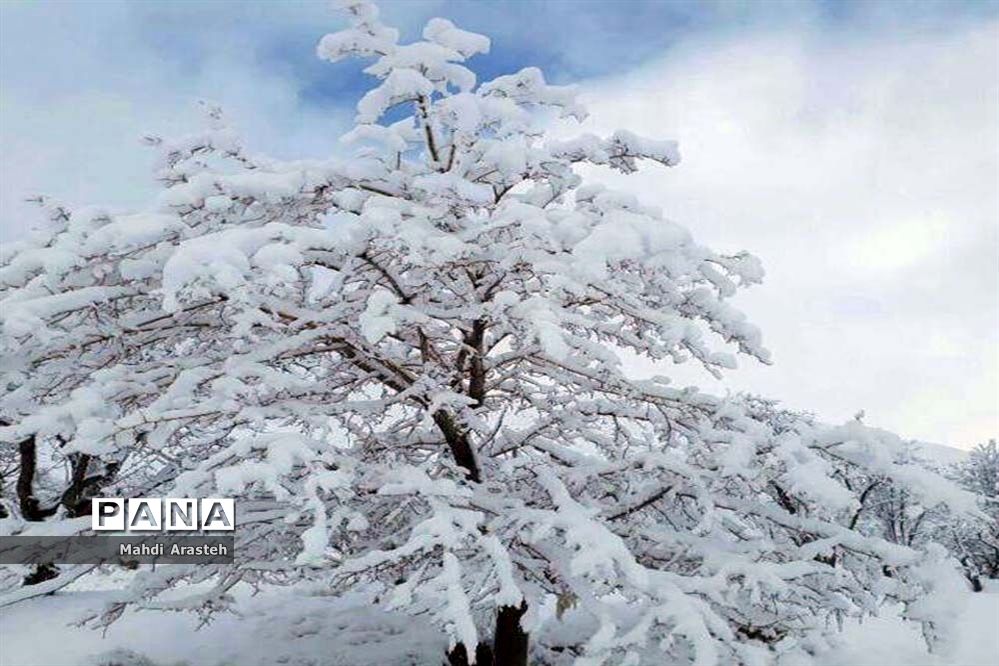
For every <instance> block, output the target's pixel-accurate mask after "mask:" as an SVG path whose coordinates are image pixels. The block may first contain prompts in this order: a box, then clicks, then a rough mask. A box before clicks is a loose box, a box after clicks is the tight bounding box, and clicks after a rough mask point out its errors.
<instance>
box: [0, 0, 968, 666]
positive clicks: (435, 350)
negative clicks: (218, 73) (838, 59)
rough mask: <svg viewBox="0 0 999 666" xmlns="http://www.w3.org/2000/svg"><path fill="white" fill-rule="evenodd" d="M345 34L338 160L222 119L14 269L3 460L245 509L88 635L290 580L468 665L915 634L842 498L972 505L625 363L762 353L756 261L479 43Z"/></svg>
mask: <svg viewBox="0 0 999 666" xmlns="http://www.w3.org/2000/svg"><path fill="white" fill-rule="evenodd" d="M346 9H347V11H348V14H349V17H350V22H351V25H350V27H349V28H348V29H346V30H344V31H341V32H337V33H334V34H331V35H327V36H326V37H324V38H323V39H322V40H321V42H320V43H319V48H318V52H319V55H320V57H322V58H325V59H327V60H331V61H337V60H340V59H342V58H346V57H362V58H368V59H370V60H371V64H370V65H369V66H368V68H367V69H366V70H365V71H366V72H368V73H369V74H371V75H372V76H374V77H375V78H376V79H377V85H376V87H375V88H374V89H372V90H371V92H369V93H368V94H366V95H365V96H364V97H363V98H362V99H361V100H360V102H359V103H358V107H357V110H358V115H357V125H356V127H355V128H354V129H353V130H352V131H350V132H349V133H347V134H346V135H345V136H344V137H343V139H344V142H345V144H347V145H350V146H354V147H355V148H356V153H355V154H354V155H353V156H351V157H349V158H331V159H328V160H321V161H298V162H282V161H278V160H274V159H270V158H266V157H260V156H256V155H252V154H250V153H248V152H247V151H246V150H245V149H244V148H243V147H242V145H241V143H240V141H239V140H238V139H237V138H236V136H235V135H234V133H233V132H232V131H231V130H230V129H229V128H228V127H227V126H226V124H225V122H224V120H223V118H222V115H221V113H220V112H219V111H218V110H217V109H214V108H212V107H206V108H207V111H208V127H207V128H206V129H205V130H204V131H203V132H199V133H196V134H193V135H191V136H187V137H182V138H180V139H175V140H166V139H162V138H159V137H148V140H147V143H149V144H150V145H151V146H152V147H153V148H154V149H156V150H158V151H159V154H160V156H161V159H160V162H159V167H158V170H157V177H158V179H159V180H160V181H161V182H162V184H163V191H162V193H161V194H160V196H159V197H158V199H157V200H156V201H155V202H153V203H152V204H151V205H150V207H149V208H148V210H145V211H143V212H140V213H136V214H131V215H110V214H108V213H106V212H104V211H101V210H99V209H87V210H80V211H72V212H70V211H65V210H63V209H61V208H58V207H52V206H49V208H48V210H50V211H51V215H50V222H49V225H48V227H47V228H46V229H44V230H42V231H39V232H38V233H36V234H35V235H33V236H32V237H30V238H28V239H27V240H25V241H24V242H21V243H19V244H17V245H16V246H13V247H9V248H4V256H3V262H2V268H0V285H2V288H3V296H2V298H3V301H2V310H3V328H2V332H3V338H2V341H3V342H2V343H3V345H4V348H3V353H4V355H5V357H6V358H9V359H11V361H10V362H9V363H8V364H7V365H5V366H4V381H5V384H6V386H7V391H6V392H5V394H4V397H3V399H2V402H0V415H2V416H3V418H5V419H6V420H7V422H8V423H9V425H8V426H6V427H3V428H0V438H2V441H4V442H6V443H7V445H8V446H11V447H16V446H18V445H19V443H21V442H26V441H29V440H30V441H32V442H38V443H40V445H43V446H45V447H47V448H46V450H47V454H46V456H47V459H50V460H52V461H56V462H58V461H60V460H67V461H71V460H73V459H75V460H77V461H79V460H80V459H81V458H80V456H86V458H85V462H84V463H83V464H82V468H83V471H82V472H80V471H79V469H80V467H81V464H80V463H79V462H77V463H76V466H75V467H73V469H74V470H76V472H75V473H73V474H71V475H70V477H71V478H76V476H75V474H80V475H82V476H83V477H84V478H88V477H90V476H91V475H97V476H99V477H100V478H99V483H98V484H97V485H98V487H100V488H102V489H103V490H102V492H106V493H110V492H117V493H132V494H139V495H142V494H155V495H164V496H194V495H206V496H207V495H223V496H227V495H228V496H235V497H237V498H239V499H238V502H237V511H238V519H237V522H238V531H237V558H238V560H237V563H236V564H235V565H233V566H221V565H217V566H170V567H160V568H158V569H157V570H155V571H142V572H140V573H139V574H138V575H137V576H135V578H134V582H133V583H132V584H131V586H130V587H129V588H128V589H126V590H123V591H122V592H121V594H120V596H119V597H118V599H117V601H114V602H112V603H110V604H109V605H108V606H107V607H105V608H103V609H102V610H101V611H99V612H97V613H95V615H94V616H93V620H94V622H95V623H96V624H98V625H101V624H106V623H109V622H112V621H114V620H115V619H117V618H118V617H120V616H121V614H122V613H123V612H125V610H126V609H127V608H128V607H129V606H138V607H141V608H150V609H161V610H188V611H194V612H200V613H204V614H210V613H213V612H216V611H218V610H222V609H225V608H227V606H228V605H229V604H230V602H231V599H232V597H231V595H230V591H231V590H232V589H233V588H234V587H235V586H237V585H240V584H246V583H248V584H252V585H276V584H291V583H295V582H298V581H302V580H309V581H312V582H314V583H319V584H322V585H323V586H324V588H325V589H326V590H327V593H328V594H330V595H339V594H342V593H344V592H346V591H347V590H367V591H371V592H372V594H375V595H377V598H378V601H379V603H381V604H383V605H384V606H385V607H386V608H390V609H394V610H399V611H403V612H406V613H411V614H414V615H415V614H418V615H420V616H421V617H422V618H423V619H426V620H428V621H429V622H430V623H431V624H432V625H434V626H436V627H438V628H439V630H440V632H441V633H442V635H443V636H445V637H446V642H447V643H449V644H450V649H449V653H448V659H449V660H450V662H451V663H452V664H459V663H464V662H467V661H469V660H470V659H471V657H470V655H471V654H473V653H475V652H476V651H478V653H479V654H480V655H481V656H482V657H483V658H487V657H486V655H487V654H488V653H490V652H491V653H492V654H491V655H490V656H489V657H488V658H490V659H493V660H494V662H495V663H496V664H504V665H506V664H525V663H527V660H528V654H530V655H531V657H530V659H531V662H532V663H540V664H546V663H547V664H558V663H568V662H573V663H577V664H599V663H622V664H660V663H666V662H669V663H676V664H685V663H695V664H765V663H770V662H771V661H772V660H773V659H774V658H775V657H776V655H779V654H784V653H795V654H807V653H809V652H814V651H815V650H817V649H821V647H822V646H823V636H824V635H825V634H826V633H827V632H829V631H831V630H833V629H834V628H835V626H836V625H837V622H838V621H840V620H842V618H844V617H846V616H862V615H865V614H870V613H874V612H875V611H876V610H877V608H878V606H879V604H881V603H882V602H884V601H885V600H891V601H894V602H900V603H902V604H906V605H908V606H909V607H910V610H911V613H910V616H911V617H912V618H913V619H914V620H917V621H919V622H921V623H923V625H924V627H925V630H926V635H927V637H928V638H929V639H930V640H931V641H932V640H935V639H936V638H937V636H938V635H939V633H940V631H939V630H938V629H939V627H938V624H937V623H938V622H939V621H940V618H938V617H937V612H938V611H940V610H941V607H942V606H943V604H940V603H936V600H938V598H939V595H938V593H939V590H938V589H937V588H936V587H935V585H936V581H938V578H935V577H934V575H933V573H934V572H939V570H940V567H941V566H945V565H944V564H941V562H942V560H941V557H940V554H939V553H938V552H934V553H931V554H930V556H926V554H925V553H923V552H921V551H920V550H918V549H914V548H911V547H908V546H907V545H903V544H897V543H890V542H889V541H886V540H885V539H883V538H880V537H879V536H876V535H871V534H868V533H866V532H864V531H863V530H861V529H859V528H858V525H857V520H856V518H855V517H856V516H857V515H858V511H859V510H861V508H862V506H863V503H864V498H863V493H864V486H863V485H861V481H862V480H864V479H872V478H875V477H877V478H883V479H886V480H888V481H890V482H891V483H893V484H895V485H896V486H897V487H904V488H905V489H906V492H909V493H911V494H912V497H914V498H917V500H918V501H919V502H920V503H921V504H922V505H924V506H936V505H938V504H940V503H948V504H949V505H950V506H952V507H953V508H954V510H955V511H960V510H964V509H968V508H972V506H973V501H971V500H970V499H969V496H968V495H967V493H963V492H961V491H959V490H957V489H955V488H953V487H951V486H950V485H949V484H947V483H945V482H943V480H942V479H940V478H939V477H937V476H935V475H933V474H931V473H929V472H926V471H925V470H923V469H921V468H919V467H917V466H914V465H911V464H907V463H906V462H905V460H904V459H905V451H906V450H907V445H906V443H905V442H902V441H901V440H899V439H898V438H897V437H895V436H894V435H891V434H890V433H885V432H883V431H879V430H875V429H871V428H867V427H865V426H864V425H862V424H861V423H859V422H856V421H854V422H849V423H847V424H844V425H842V426H837V427H829V426H825V425H823V424H820V423H816V422H815V421H814V420H813V419H810V418H808V417H806V416H802V415H797V414H791V413H787V412H783V411H781V410H779V409H777V408H776V407H775V406H774V405H772V404H771V403H768V402H767V401H765V400H760V399H757V398H748V397H726V398H719V397H715V396H711V395H706V394H703V393H701V392H699V391H698V390H696V389H695V388H677V387H674V386H672V385H671V384H670V382H669V379H668V378H666V377H656V378H653V379H649V380H642V381H637V380H634V379H632V378H630V377H628V376H627V375H625V373H624V372H623V371H622V368H621V364H620V362H619V353H620V352H623V351H627V352H629V353H632V354H635V355H638V356H641V357H644V358H646V359H649V360H652V361H656V362H659V363H661V364H662V365H663V367H664V371H668V367H669V363H677V364H678V363H685V362H693V363H698V364H700V365H701V366H703V367H704V368H706V369H707V370H708V371H709V372H711V373H714V374H716V375H720V374H721V373H722V371H723V370H725V369H729V368H733V367H735V358H734V355H733V354H732V353H730V352H732V351H734V352H738V353H741V354H743V355H744V356H745V357H749V358H751V359H756V360H758V361H762V362H769V354H768V352H767V350H766V349H765V348H764V347H763V345H762V342H761V336H760V333H759V331H758V330H757V329H756V328H755V327H754V326H752V325H751V324H749V323H748V322H747V320H746V318H745V317H744V315H743V314H742V313H741V312H739V311H738V310H737V309H736V308H734V307H733V306H732V305H731V303H730V298H731V296H732V295H733V294H735V293H736V292H737V291H738V290H739V289H741V288H743V287H747V286H749V285H752V284H755V283H757V282H759V281H760V280H761V279H762V276H763V271H762V269H761V267H760V264H759V262H758V261H757V260H756V259H755V258H754V257H752V256H751V255H749V254H746V253H736V254H723V253H719V252H716V251H714V250H711V249H709V248H707V247H704V246H702V245H700V244H698V243H697V242H695V240H694V239H693V238H692V236H691V234H690V233H689V232H688V231H687V230H686V229H684V228H683V227H681V226H680V225H678V224H676V223H675V222H673V221H671V220H669V219H666V218H665V217H664V216H663V215H662V213H661V211H659V210H657V209H655V208H651V207H649V206H646V205H644V204H642V203H641V201H640V200H638V199H637V198H636V197H634V196H632V195H628V194H623V193H620V192H614V191H611V190H608V189H606V188H604V187H601V186H599V185H595V184H584V183H583V182H582V179H581V177H580V176H579V175H578V173H577V169H576V167H577V166H578V165H582V164H595V165H602V166H605V167H607V168H609V169H614V170H617V171H620V172H622V173H626V174H627V173H632V172H634V171H635V170H637V169H638V168H639V166H640V165H644V164H647V163H649V164H652V165H654V166H655V165H658V166H661V167H673V166H676V165H677V164H678V163H679V160H680V156H679V153H678V150H677V147H676V145H675V144H674V143H673V142H670V141H654V140H648V139H644V138H641V137H638V136H636V135H634V134H632V133H631V132H627V131H619V132H616V133H614V134H612V135H611V136H609V137H597V136H593V135H588V134H585V135H582V136H579V137H577V138H574V139H571V140H554V139H552V138H551V136H550V134H549V133H548V132H547V129H548V128H549V127H550V126H551V125H552V124H553V123H558V122H561V123H568V122H570V120H571V119H580V118H582V117H584V115H585V110H584V109H583V108H582V107H581V106H580V104H579V103H578V102H577V101H576V99H575V97H574V94H573V90H572V89H571V88H566V87H560V86H552V85H549V84H548V83H547V82H546V81H545V78H544V76H543V75H542V73H541V72H540V71H539V70H537V69H534V68H527V69H524V70H521V71H520V72H517V73H514V74H510V75H506V76H500V77H498V78H496V79H493V80H491V81H487V82H483V83H478V82H477V80H476V76H475V74H474V73H473V72H472V71H471V70H470V69H469V68H468V67H466V64H465V63H466V61H467V59H468V58H470V57H472V56H474V55H475V54H477V53H482V52H485V51H486V50H487V49H488V48H489V40H488V39H487V38H485V37H483V36H481V35H476V34H472V33H469V32H466V31H463V30H460V29H459V28H457V27H455V26H454V25H453V24H452V23H450V22H449V21H446V20H444V19H433V20H431V21H430V22H428V23H427V25H426V27H425V28H424V30H423V35H422V39H421V40H418V41H416V42H414V43H411V44H402V43H400V42H399V33H398V31H396V30H395V29H393V28H391V27H388V26H386V25H384V24H383V23H382V22H381V21H380V20H379V17H378V12H377V10H376V8H375V7H374V6H373V5H371V4H370V3H368V2H366V1H351V2H347V3H346ZM387 116H388V117H390V118H392V119H393V120H391V121H390V120H386V117H387ZM560 119H561V120H560ZM43 203H44V202H43ZM726 350H728V351H726ZM73 456H75V457H76V458H73ZM22 464H23V459H22ZM107 470H111V472H113V473H111V472H108V471H107ZM32 482H33V479H29V481H28V484H29V485H28V486H27V487H25V489H24V490H25V493H22V494H25V496H28V497H34V496H35V494H36V493H35V490H33V488H32V486H31V485H30V484H31V483H32ZM71 486H72V484H71ZM74 487H75V486H74ZM53 492H55V491H50V493H53ZM38 494H41V493H38ZM84 495H85V493H82V489H81V496H84ZM43 499H44V500H45V502H43V504H44V505H45V506H46V507H49V508H52V507H54V508H53V509H52V512H51V514H50V515H46V516H42V517H41V519H47V520H56V519H59V518H67V517H69V516H71V513H70V512H69V511H68V509H67V507H66V505H65V503H63V502H61V501H59V497H57V496H54V495H52V496H49V497H45V498H43ZM21 513H22V514H23V510H22V512H21ZM21 518H22V519H24V520H27V521H28V522H32V521H33V518H32V517H30V516H24V515H21ZM36 518H37V517H36ZM35 521H36V520H35ZM11 529H18V528H17V526H15V527H13V528H11ZM81 529H82V527H81ZM182 583H183V584H187V583H193V584H194V585H192V586H191V587H189V588H187V587H185V588H184V591H186V592H187V594H178V593H177V592H178V590H174V589H173V588H177V587H180V586H181V584H182ZM167 590H171V591H173V592H174V593H173V594H170V595H162V594H161V593H163V592H165V591H167ZM931 602H932V603H931ZM944 610H947V611H950V610H952V609H951V608H947V609H944ZM944 615H946V613H944ZM531 636H533V640H529V637H531ZM490 643H491V644H492V647H491V648H489V644H490ZM363 659H364V657H363V655H359V656H358V663H364V662H363Z"/></svg>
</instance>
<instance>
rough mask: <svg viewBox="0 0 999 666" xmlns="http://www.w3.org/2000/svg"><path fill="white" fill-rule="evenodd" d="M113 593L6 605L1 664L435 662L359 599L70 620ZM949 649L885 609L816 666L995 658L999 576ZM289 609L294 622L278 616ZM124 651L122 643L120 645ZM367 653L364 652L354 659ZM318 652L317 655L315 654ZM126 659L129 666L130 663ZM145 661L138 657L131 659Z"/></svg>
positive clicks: (971, 663)
mask: <svg viewBox="0 0 999 666" xmlns="http://www.w3.org/2000/svg"><path fill="white" fill-rule="evenodd" d="M107 594H108V593H107V592H105V591H101V590H89V591H82V590H78V591H74V592H65V593H60V594H58V595H56V596H50V597H41V598H37V599H33V600H31V601H27V602H25V603H23V604H20V605H18V606H15V607H12V608H6V609H3V610H0V666H80V665H81V664H86V665H88V666H90V665H94V666H97V665H100V666H105V664H107V663H108V662H106V661H104V662H102V661H101V660H95V659H94V655H98V654H102V653H109V652H113V651H116V650H117V651H122V650H131V651H133V652H135V653H139V654H142V655H146V656H148V657H150V658H152V659H154V660H156V662H155V663H156V664H157V666H161V665H162V666H165V665H170V666H174V665H179V664H183V665H184V666H223V665H224V666H230V665H231V666H235V665H237V664H238V665H239V666H258V665H259V666H264V665H268V666H271V665H274V664H286V665H288V666H305V665H307V664H308V665H310V666H311V665H312V664H321V665H322V666H366V665H367V664H371V665H375V664H377V665H378V666H403V665H412V666H419V665H423V664H431V665H433V666H436V664H438V663H439V656H440V655H441V651H442V649H443V642H442V640H441V639H440V638H439V637H438V636H436V635H435V634H434V633H433V632H430V631H427V630H426V628H425V627H423V626H422V625H421V623H420V622H419V621H418V620H413V619H412V618H406V617H401V616H390V615H386V614H382V613H376V612H374V611H372V610H371V607H370V605H368V604H367V603H366V601H365V600H363V599H360V598H358V599H348V600H345V601H337V602H335V606H336V611H335V612H331V606H332V605H333V603H334V602H333V601H332V600H331V599H330V598H328V597H320V596H308V595H305V596H295V597H291V596H289V595H287V594H286V593H277V594H274V593H270V594H269V593H264V594H261V595H258V596H256V597H253V598H248V599H245V600H244V601H243V602H242V603H241V614H242V615H241V616H234V615H226V616H221V617H219V618H218V619H216V620H215V621H213V622H212V623H211V624H209V625H207V626H205V627H202V628H201V629H198V620H197V618H196V617H194V616H191V615H190V614H159V613H157V614H152V613H149V612H147V613H138V614H137V613H132V614H130V615H127V616H126V617H124V618H123V619H122V620H121V621H120V622H119V623H117V624H115V625H113V626H112V627H111V629H110V630H109V631H108V633H107V635H106V636H105V637H102V636H101V634H100V632H98V631H93V630H90V629H82V628H77V627H73V626H69V625H68V623H70V622H72V621H73V620H74V619H75V618H76V617H77V616H78V615H79V614H81V613H82V612H84V611H85V610H87V609H88V608H93V607H94V606H96V605H99V604H100V602H101V600H102V599H103V598H104V597H105V596H106V595H107ZM967 601H968V603H967V605H966V607H965V608H964V609H963V611H961V612H962V616H961V622H960V623H959V627H960V630H959V635H958V636H955V637H953V639H954V641H953V642H954V649H953V650H952V651H951V652H950V654H940V655H931V654H929V653H928V652H927V651H926V647H925V645H924V643H923V639H922V636H921V635H920V633H919V630H918V628H917V627H915V626H911V625H907V624H905V623H903V622H902V621H900V620H899V619H898V618H897V617H891V616H890V614H887V613H886V616H885V617H881V618H874V619H868V620H867V621H865V622H864V623H863V624H856V623H853V624H849V625H847V626H846V627H845V628H844V631H843V633H842V634H841V635H840V637H839V643H840V645H839V646H838V647H837V648H836V649H834V650H833V651H831V652H829V653H826V654H825V655H823V656H822V658H821V659H820V661H819V664H820V666H995V664H999V585H997V584H995V583H993V584H991V585H990V586H989V587H988V589H987V591H986V592H984V593H981V594H971V593H969V594H968V599H967ZM285 614H287V616H289V617H290V618H293V619H289V621H288V622H280V621H275V620H274V618H275V616H277V617H280V616H282V615H285ZM119 654H120V652H119ZM358 655H364V658H365V661H363V662H359V661H357V657H358ZM315 659H318V660H319V661H313V660H315ZM127 666H132V664H128V665H127ZM135 666H142V662H135Z"/></svg>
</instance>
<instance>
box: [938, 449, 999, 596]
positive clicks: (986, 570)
mask: <svg viewBox="0 0 999 666" xmlns="http://www.w3.org/2000/svg"><path fill="white" fill-rule="evenodd" d="M956 477H957V480H958V482H959V483H960V484H961V485H962V486H964V487H965V488H967V489H968V490H969V491H970V492H972V493H975V495H976V496H977V497H978V501H979V505H980V507H981V510H982V513H983V514H984V519H979V520H976V519H970V520H969V519H967V518H964V517H961V516H955V517H950V516H948V517H947V518H948V519H947V520H944V521H941V522H940V524H939V525H938V526H937V531H938V533H939V535H940V536H939V539H940V541H941V542H942V543H945V544H946V545H947V546H948V547H949V548H950V549H951V551H952V552H953V553H954V556H955V557H956V558H957V559H958V560H959V561H960V562H961V566H962V567H963V570H964V575H965V577H966V578H967V579H968V581H969V582H970V583H971V585H972V587H973V588H974V589H975V591H981V590H982V581H981V579H982V578H999V447H997V446H996V440H994V439H991V440H989V441H988V442H987V443H984V444H979V445H978V446H976V447H975V448H974V449H972V450H971V453H969V454H968V458H967V459H966V460H964V461H962V462H961V463H960V464H958V466H957V469H956Z"/></svg>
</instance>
